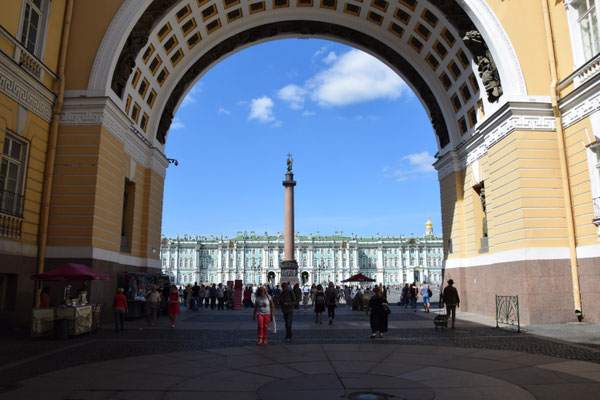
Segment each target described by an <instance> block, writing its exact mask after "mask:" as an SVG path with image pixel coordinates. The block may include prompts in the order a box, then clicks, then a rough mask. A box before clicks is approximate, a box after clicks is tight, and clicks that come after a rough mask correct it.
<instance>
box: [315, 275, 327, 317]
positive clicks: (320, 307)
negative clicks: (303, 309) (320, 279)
mask: <svg viewBox="0 0 600 400" xmlns="http://www.w3.org/2000/svg"><path fill="white" fill-rule="evenodd" d="M314 310H315V314H316V315H315V323H316V324H322V323H323V311H325V293H323V286H322V285H321V284H319V285H318V286H317V291H316V292H315V301H314Z"/></svg>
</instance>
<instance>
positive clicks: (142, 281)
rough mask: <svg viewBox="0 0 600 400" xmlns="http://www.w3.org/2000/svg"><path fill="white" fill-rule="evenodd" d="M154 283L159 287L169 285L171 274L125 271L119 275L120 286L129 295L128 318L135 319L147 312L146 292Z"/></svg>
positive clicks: (126, 295)
mask: <svg viewBox="0 0 600 400" xmlns="http://www.w3.org/2000/svg"><path fill="white" fill-rule="evenodd" d="M152 285H156V287H157V288H159V289H160V288H163V287H165V286H169V276H168V275H165V274H150V273H145V272H125V273H123V274H121V275H119V287H122V288H123V289H124V294H125V297H127V316H126V318H127V319H135V318H140V317H143V316H145V315H146V314H145V313H146V293H148V291H149V290H150V287H151V286H152Z"/></svg>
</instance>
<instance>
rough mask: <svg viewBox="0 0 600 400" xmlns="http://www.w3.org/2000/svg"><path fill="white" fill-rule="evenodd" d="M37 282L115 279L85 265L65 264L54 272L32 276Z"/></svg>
mask: <svg viewBox="0 0 600 400" xmlns="http://www.w3.org/2000/svg"><path fill="white" fill-rule="evenodd" d="M31 279H32V280H36V281H90V280H103V281H105V280H109V279H114V276H113V275H109V274H101V273H99V272H96V271H94V270H93V269H91V268H88V267H86V266H85V265H83V264H71V263H67V264H63V265H61V266H60V267H58V268H55V269H53V270H52V271H48V272H44V273H43V274H35V275H31Z"/></svg>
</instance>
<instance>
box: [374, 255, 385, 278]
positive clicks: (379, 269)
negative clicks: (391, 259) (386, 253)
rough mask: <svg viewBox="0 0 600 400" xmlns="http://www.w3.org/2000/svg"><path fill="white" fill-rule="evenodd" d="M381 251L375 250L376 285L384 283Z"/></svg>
mask: <svg viewBox="0 0 600 400" xmlns="http://www.w3.org/2000/svg"><path fill="white" fill-rule="evenodd" d="M383 268H384V265H383V249H382V248H381V247H379V248H378V249H377V277H376V278H375V279H377V283H384V282H383Z"/></svg>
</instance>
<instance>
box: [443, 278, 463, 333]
mask: <svg viewBox="0 0 600 400" xmlns="http://www.w3.org/2000/svg"><path fill="white" fill-rule="evenodd" d="M442 296H444V304H445V305H446V318H450V314H452V326H451V327H450V328H451V329H454V321H455V320H456V307H458V308H460V297H458V290H456V288H455V287H454V280H452V279H449V280H448V286H446V287H445V288H444V292H443V294H442Z"/></svg>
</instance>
